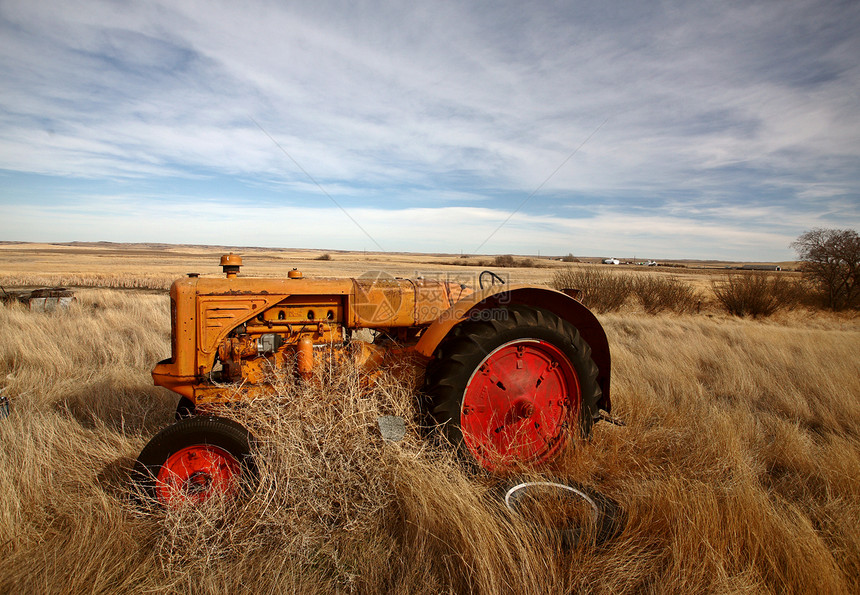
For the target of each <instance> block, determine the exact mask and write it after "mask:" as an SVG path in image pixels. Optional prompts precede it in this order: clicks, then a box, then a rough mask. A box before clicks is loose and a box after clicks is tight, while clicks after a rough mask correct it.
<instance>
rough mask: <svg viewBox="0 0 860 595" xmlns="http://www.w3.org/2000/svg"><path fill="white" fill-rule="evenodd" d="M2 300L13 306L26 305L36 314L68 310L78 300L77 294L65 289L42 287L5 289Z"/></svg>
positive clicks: (0, 298) (0, 296)
mask: <svg viewBox="0 0 860 595" xmlns="http://www.w3.org/2000/svg"><path fill="white" fill-rule="evenodd" d="M0 300H2V301H3V302H4V303H7V304H11V303H14V302H18V303H21V304H23V305H25V306H26V307H27V308H28V309H30V310H32V311H34V312H53V311H54V310H62V309H65V308H68V307H69V306H70V305H71V304H72V303H73V302H75V301H76V300H77V298H76V297H75V293H74V292H73V291H72V290H71V289H66V288H65V287H41V288H39V289H14V290H12V289H10V290H7V289H3V290H2V291H0Z"/></svg>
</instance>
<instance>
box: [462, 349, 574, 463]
mask: <svg viewBox="0 0 860 595" xmlns="http://www.w3.org/2000/svg"><path fill="white" fill-rule="evenodd" d="M579 406H580V388H579V381H578V379H577V376H576V372H575V370H574V369H573V366H572V365H571V363H570V360H569V359H568V358H567V356H565V355H564V353H563V352H562V351H561V350H560V349H558V348H557V347H556V346H555V345H552V344H551V343H547V342H546V341H540V340H538V339H522V340H517V341H511V342H510V343H505V344H504V345H502V346H500V347H497V348H496V349H495V350H494V351H493V352H492V353H490V354H489V355H488V356H487V357H486V358H484V361H482V362H481V365H480V366H478V368H477V369H476V370H475V372H474V373H473V374H472V377H471V378H469V382H468V384H467V385H466V391H465V394H464V395H463V408H462V410H461V412H460V413H461V415H460V427H461V429H462V430H463V440H464V442H465V443H466V446H467V447H468V449H469V451H470V452H471V453H472V455H473V456H474V457H475V458H476V459H477V460H478V462H479V463H480V464H481V465H483V466H484V467H486V468H487V469H489V470H491V471H494V470H498V469H500V468H504V467H511V466H515V465H517V464H520V463H543V462H546V461H548V460H550V459H552V458H553V457H554V456H555V455H556V454H557V453H559V452H560V451H561V449H562V448H563V447H564V445H565V443H566V441H567V437H568V428H569V424H570V421H571V420H574V419H576V415H577V414H578V413H579Z"/></svg>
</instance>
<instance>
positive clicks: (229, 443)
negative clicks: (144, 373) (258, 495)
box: [134, 416, 256, 506]
mask: <svg viewBox="0 0 860 595" xmlns="http://www.w3.org/2000/svg"><path fill="white" fill-rule="evenodd" d="M252 440H253V438H252V437H251V435H250V433H249V432H248V430H247V429H245V427H243V426H242V425H240V424H238V423H236V422H234V421H232V420H229V419H225V418H222V417H215V416H202V417H191V418H188V419H184V420H182V421H180V422H177V423H175V424H173V425H171V426H168V427H166V428H164V429H163V430H162V431H161V432H159V433H158V434H156V435H155V436H154V437H153V438H152V440H150V441H149V443H148V444H147V445H146V446H145V447H144V448H143V450H142V451H141V452H140V456H138V458H137V462H136V463H135V467H134V473H135V478H136V481H137V483H138V485H139V487H140V489H141V492H142V493H143V495H144V497H146V498H147V499H150V500H155V501H156V502H158V503H159V504H161V505H163V506H179V505H181V504H183V503H185V502H191V503H194V504H199V503H202V502H205V501H206V500H208V499H210V498H212V497H213V496H218V495H220V496H228V497H229V496H233V495H235V493H236V492H237V491H238V489H239V488H240V487H241V485H242V484H243V483H246V484H247V483H249V482H253V480H254V479H255V478H256V467H255V465H254V460H253V458H252V457H251V442H252Z"/></svg>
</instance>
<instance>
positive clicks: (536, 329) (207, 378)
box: [135, 254, 610, 505]
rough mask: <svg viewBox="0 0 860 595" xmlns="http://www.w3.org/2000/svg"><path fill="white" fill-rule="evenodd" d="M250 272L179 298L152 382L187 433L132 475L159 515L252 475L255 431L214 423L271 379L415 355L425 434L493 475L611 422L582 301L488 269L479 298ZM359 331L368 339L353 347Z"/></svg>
mask: <svg viewBox="0 0 860 595" xmlns="http://www.w3.org/2000/svg"><path fill="white" fill-rule="evenodd" d="M241 264H242V260H241V258H240V257H239V256H237V255H233V254H228V255H225V256H223V257H222V258H221V266H222V268H223V270H224V273H225V274H226V278H203V277H199V276H198V275H196V274H189V275H188V277H187V278H183V279H179V280H177V281H176V282H174V283H173V286H172V287H171V289H170V311H171V312H170V313H171V326H172V333H171V336H172V356H171V357H170V358H169V359H166V360H164V361H161V362H159V363H158V364H157V365H156V366H155V369H154V370H153V371H152V377H153V379H154V381H155V384H156V385H159V386H164V387H167V388H169V389H170V390H172V391H174V392H175V393H177V394H178V395H180V400H179V404H178V406H177V419H178V421H177V423H175V424H173V425H171V426H168V427H167V428H165V429H164V430H162V431H161V432H159V433H158V434H157V435H156V436H155V437H154V438H153V439H152V440H150V442H149V443H148V444H147V445H146V446H145V447H144V449H143V450H142V451H141V453H140V456H139V457H138V460H137V463H136V466H135V472H136V475H137V477H138V481H139V484H140V486H141V488H142V490H143V491H144V493H145V495H146V496H148V497H150V498H154V499H155V500H157V501H158V502H160V503H162V504H166V505H169V504H172V503H176V502H180V501H186V500H189V499H190V500H192V501H198V502H199V501H203V500H205V499H207V498H209V497H210V496H212V495H213V494H215V493H219V492H221V493H225V492H229V491H230V490H232V489H233V488H234V487H235V486H236V485H237V483H238V481H239V480H240V479H242V478H243V477H244V478H245V479H252V478H253V476H254V474H255V466H254V460H253V457H252V456H251V445H252V438H251V436H250V434H249V432H248V431H247V429H245V428H244V427H243V426H241V425H240V424H238V423H236V422H234V421H232V420H228V419H225V418H222V417H217V416H214V415H211V414H207V413H206V412H207V410H208V409H210V408H211V406H213V405H216V404H229V403H235V402H239V401H242V400H248V399H252V398H257V397H263V396H266V395H267V394H270V393H271V385H270V384H269V383H268V379H269V378H270V376H269V374H270V373H271V371H272V370H275V369H280V370H285V371H288V372H289V373H295V374H297V375H298V376H300V377H303V378H310V377H311V376H312V375H313V372H314V368H315V366H319V365H320V364H321V363H322V362H324V361H331V360H332V359H333V360H334V361H341V362H346V361H351V362H354V365H358V366H360V367H361V368H362V369H363V370H366V371H368V372H371V373H372V372H373V370H375V369H378V368H379V366H381V365H383V364H384V363H385V362H386V361H387V360H389V359H391V358H393V357H403V356H408V357H409V359H410V361H412V362H414V363H415V364H416V365H418V366H422V367H424V375H423V376H424V381H423V386H421V387H417V388H420V391H421V396H420V399H419V403H420V407H419V408H420V411H419V412H418V414H419V415H420V416H421V419H422V425H424V426H425V427H428V428H432V429H431V431H432V432H435V433H436V434H438V435H439V436H441V437H442V438H444V439H445V441H446V442H447V443H449V444H451V445H453V446H454V447H455V448H457V449H459V450H460V451H461V453H462V455H463V456H464V457H466V458H467V459H470V460H472V461H473V462H476V463H477V464H479V465H480V466H481V467H483V468H485V469H487V470H488V471H490V472H494V473H505V472H506V471H509V470H512V469H518V468H521V467H522V466H524V465H526V466H539V465H542V464H546V463H548V462H550V461H552V460H553V459H555V458H556V457H557V456H558V455H559V454H560V453H561V452H562V451H563V449H564V448H565V447H566V446H567V444H568V443H569V442H570V441H571V440H572V438H573V437H575V436H576V435H587V434H588V433H589V432H590V431H591V426H592V424H593V423H594V421H595V420H596V419H598V418H599V415H600V413H599V412H600V410H604V411H606V412H609V411H610V401H609V373H610V356H609V345H608V343H607V340H606V334H605V333H604V331H603V328H602V327H601V326H600V323H599V322H598V321H597V319H596V318H595V316H594V315H593V314H592V313H591V312H590V311H589V310H588V309H587V308H586V307H585V306H583V305H582V304H581V303H580V302H578V301H577V300H576V299H575V296H576V295H577V292H576V291H575V290H564V292H559V291H554V290H551V289H548V288H546V287H539V286H532V285H506V284H504V283H503V281H502V279H501V278H499V277H498V276H497V275H495V274H494V273H492V272H489V271H484V272H483V273H482V274H481V276H480V277H479V283H478V284H479V286H480V288H479V289H477V290H472V289H470V288H468V287H466V286H465V285H462V284H460V283H455V282H450V281H440V280H428V279H424V278H417V279H401V278H393V277H390V276H389V275H387V274H385V273H376V274H365V275H362V276H361V277H358V278H354V279H329V278H318V279H309V278H305V277H304V276H303V275H302V273H301V272H300V271H298V270H295V269H294V270H292V271H290V272H289V274H288V275H287V278H280V279H262V278H248V277H241V276H240V275H239V269H240V267H241ZM488 276H489V278H490V279H489V283H488V286H487V287H484V279H485V278H487V277H488ZM496 281H498V282H499V283H498V284H496ZM361 329H371V330H373V331H375V332H374V333H364V334H365V335H372V336H373V339H372V340H370V341H363V340H357V338H356V337H355V336H354V335H356V334H362V333H356V331H359V330H361ZM371 376H372V374H371Z"/></svg>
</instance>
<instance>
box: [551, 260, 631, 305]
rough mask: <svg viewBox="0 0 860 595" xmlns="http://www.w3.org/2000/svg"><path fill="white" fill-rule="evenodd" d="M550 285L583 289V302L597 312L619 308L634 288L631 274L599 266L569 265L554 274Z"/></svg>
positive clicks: (559, 287) (560, 287) (558, 287)
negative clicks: (582, 266)
mask: <svg viewBox="0 0 860 595" xmlns="http://www.w3.org/2000/svg"><path fill="white" fill-rule="evenodd" d="M550 285H551V286H552V287H553V288H555V289H558V290H561V289H579V290H581V291H582V297H581V300H582V303H583V304H584V305H585V306H587V307H589V308H591V309H592V310H595V311H597V312H614V311H616V310H619V309H620V308H621V306H623V305H624V302H626V301H627V298H628V297H629V296H630V292H631V291H632V289H633V283H632V279H631V278H630V276H628V275H624V274H619V273H614V272H610V271H607V270H606V269H602V268H597V267H594V268H573V267H568V268H566V269H563V270H560V271H557V272H556V273H555V274H554V275H553V277H552V280H551V281H550Z"/></svg>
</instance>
